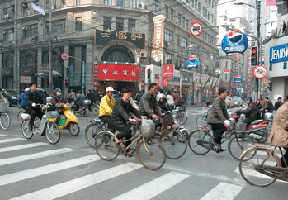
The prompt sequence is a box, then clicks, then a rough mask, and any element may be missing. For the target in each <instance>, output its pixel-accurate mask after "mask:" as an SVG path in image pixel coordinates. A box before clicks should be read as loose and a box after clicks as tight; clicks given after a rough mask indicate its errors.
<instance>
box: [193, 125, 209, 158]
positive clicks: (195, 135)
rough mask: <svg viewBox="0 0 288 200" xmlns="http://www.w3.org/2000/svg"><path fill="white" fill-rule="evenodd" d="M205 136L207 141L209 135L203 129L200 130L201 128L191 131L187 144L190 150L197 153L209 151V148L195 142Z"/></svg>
mask: <svg viewBox="0 0 288 200" xmlns="http://www.w3.org/2000/svg"><path fill="white" fill-rule="evenodd" d="M205 137H206V138H207V141H208V140H209V136H208V135H207V134H206V132H205V131H201V130H195V131H192V132H191V133H190V135H189V139H188V144H189V147H190V149H191V151H193V152H194V153H195V154H197V155H205V154H207V153H208V152H209V151H210V149H206V148H204V147H203V146H201V145H199V144H197V141H198V140H204V139H205Z"/></svg>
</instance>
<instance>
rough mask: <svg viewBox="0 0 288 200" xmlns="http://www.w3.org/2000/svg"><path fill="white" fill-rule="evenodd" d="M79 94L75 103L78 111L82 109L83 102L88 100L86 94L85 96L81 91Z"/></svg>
mask: <svg viewBox="0 0 288 200" xmlns="http://www.w3.org/2000/svg"><path fill="white" fill-rule="evenodd" d="M78 93H79V94H78V96H77V98H76V99H75V101H74V103H75V105H76V107H77V110H79V108H81V107H82V106H83V101H84V100H86V97H85V94H83V93H82V91H81V90H80V91H79V92H78Z"/></svg>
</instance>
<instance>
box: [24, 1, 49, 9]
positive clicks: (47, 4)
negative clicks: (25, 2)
mask: <svg viewBox="0 0 288 200" xmlns="http://www.w3.org/2000/svg"><path fill="white" fill-rule="evenodd" d="M49 7H50V6H49V0H46V9H47V10H49ZM22 8H24V7H23V6H22Z"/></svg>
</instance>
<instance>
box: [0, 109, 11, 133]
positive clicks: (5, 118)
mask: <svg viewBox="0 0 288 200" xmlns="http://www.w3.org/2000/svg"><path fill="white" fill-rule="evenodd" d="M10 123H11V120H10V117H9V115H8V114H7V113H1V116H0V125H1V127H2V129H3V130H7V129H8V128H9V126H10Z"/></svg>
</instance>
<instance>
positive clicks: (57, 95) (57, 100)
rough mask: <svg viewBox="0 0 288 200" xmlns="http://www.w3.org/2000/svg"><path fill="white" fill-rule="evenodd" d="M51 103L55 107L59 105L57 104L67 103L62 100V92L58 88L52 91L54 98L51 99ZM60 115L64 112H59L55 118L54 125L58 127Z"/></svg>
mask: <svg viewBox="0 0 288 200" xmlns="http://www.w3.org/2000/svg"><path fill="white" fill-rule="evenodd" d="M52 102H53V105H54V106H55V107H56V104H59V103H67V102H66V101H65V100H64V98H63V95H62V92H61V90H60V88H56V89H55V90H54V96H53V98H52ZM61 115H64V112H63V111H61V112H59V115H58V116H57V118H56V120H55V124H57V125H58V123H59V121H60V119H61Z"/></svg>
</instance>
